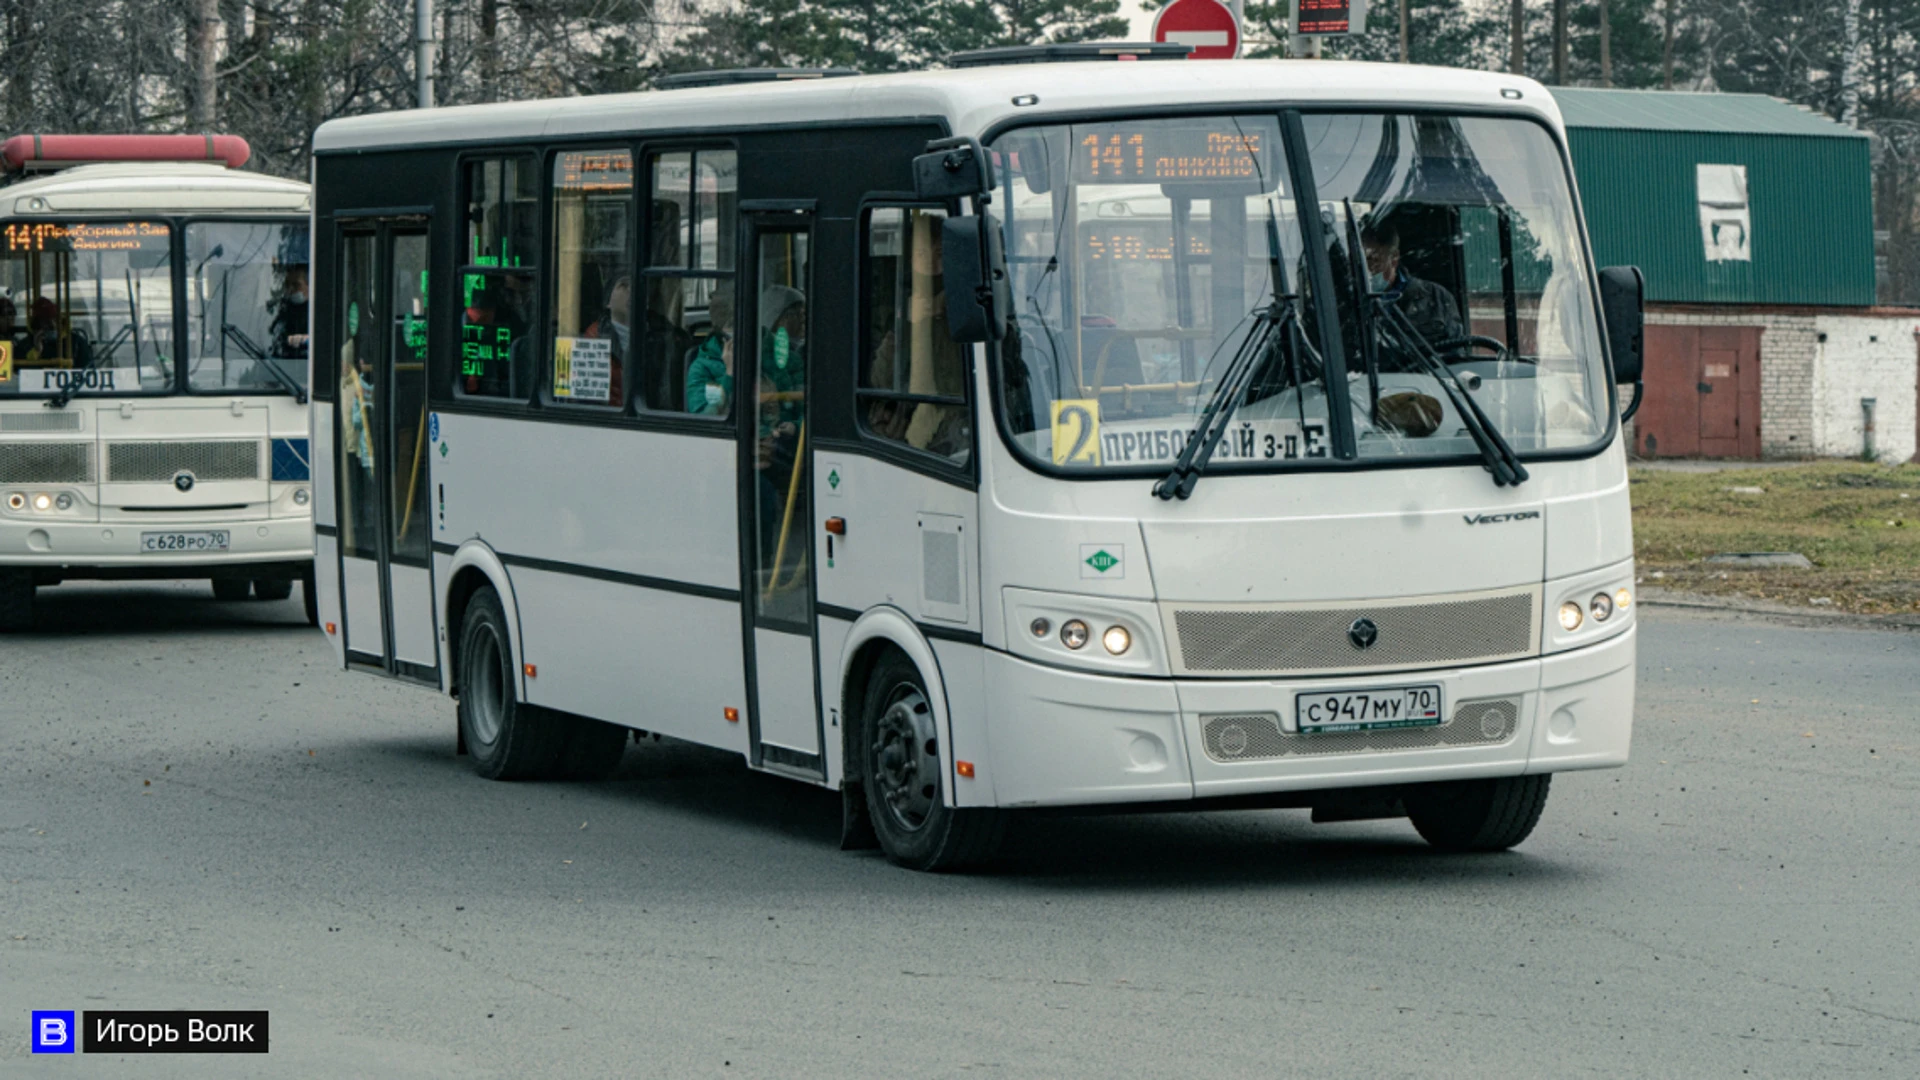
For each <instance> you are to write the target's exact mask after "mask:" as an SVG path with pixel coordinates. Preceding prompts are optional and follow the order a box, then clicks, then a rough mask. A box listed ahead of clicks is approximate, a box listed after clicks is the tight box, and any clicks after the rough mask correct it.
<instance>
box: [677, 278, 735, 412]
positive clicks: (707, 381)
mask: <svg viewBox="0 0 1920 1080" xmlns="http://www.w3.org/2000/svg"><path fill="white" fill-rule="evenodd" d="M707 322H708V323H709V325H710V326H711V328H712V329H711V331H710V332H709V333H708V334H707V340H705V341H703V342H701V343H700V345H699V347H698V348H695V349H694V350H693V351H692V353H691V354H690V355H689V357H688V360H687V385H686V395H687V406H686V407H687V411H688V412H690V413H696V414H698V415H701V416H725V415H727V412H728V410H729V408H730V407H731V405H732V403H733V360H734V348H733V287H732V286H731V285H721V286H720V287H718V288H716V289H714V291H713V296H712V297H711V298H710V299H708V301H707Z"/></svg>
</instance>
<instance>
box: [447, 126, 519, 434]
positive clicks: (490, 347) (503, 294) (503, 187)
mask: <svg viewBox="0 0 1920 1080" xmlns="http://www.w3.org/2000/svg"><path fill="white" fill-rule="evenodd" d="M466 184H467V248H466V255H467V265H465V266H463V267H461V269H460V283H461V284H460V306H461V309H462V311H461V317H460V322H461V326H460V366H459V368H458V369H457V371H456V373H455V376H454V387H455V389H456V390H457V391H458V392H459V393H461V394H464V395H466V396H468V397H494V398H513V399H518V400H525V399H527V398H529V397H531V396H532V394H533V354H532V351H531V346H530V345H528V341H529V340H530V335H531V333H532V330H533V318H534V310H533V306H534V299H535V295H536V293H535V286H534V273H535V270H534V266H533V265H532V263H530V262H529V261H528V260H529V259H530V257H531V255H532V253H533V251H534V246H533V244H534V226H535V222H536V221H537V220H538V214H539V210H538V204H539V194H538V189H539V179H538V174H537V173H536V171H535V169H534V166H533V162H532V161H531V160H530V159H523V158H491V159H486V160H477V161H469V162H467V165H466Z"/></svg>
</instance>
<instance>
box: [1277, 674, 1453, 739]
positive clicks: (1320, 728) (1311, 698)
mask: <svg viewBox="0 0 1920 1080" xmlns="http://www.w3.org/2000/svg"><path fill="white" fill-rule="evenodd" d="M1293 714H1294V718H1295V719H1296V720H1297V721H1298V722H1299V725H1300V731H1301V733H1302V734H1308V733H1314V732H1330V731H1379V730H1382V729H1385V728H1408V727H1433V726H1435V725H1437V724H1439V723H1440V688H1439V687H1438V686H1397V687H1394V688H1393V689H1391V690H1333V691H1328V692H1324V693H1315V694H1298V695H1296V696H1295V697H1294V699H1293Z"/></svg>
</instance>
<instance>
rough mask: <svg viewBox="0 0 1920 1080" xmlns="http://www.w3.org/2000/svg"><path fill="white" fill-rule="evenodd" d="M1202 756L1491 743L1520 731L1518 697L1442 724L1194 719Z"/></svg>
mask: <svg viewBox="0 0 1920 1080" xmlns="http://www.w3.org/2000/svg"><path fill="white" fill-rule="evenodd" d="M1200 728H1201V732H1202V737H1203V739H1204V740H1205V743H1206V748H1207V756H1208V757H1210V758H1212V759H1213V760H1215V761H1259V760H1261V759H1263V758H1278V757H1287V756H1289V755H1295V754H1364V753H1369V752H1372V753H1383V752H1392V751H1395V750H1428V749H1432V748H1434V747H1441V746H1493V745H1496V744H1499V743H1503V742H1506V741H1507V740H1509V739H1511V738H1513V735H1514V732H1516V731H1518V730H1519V729H1520V699H1519V698H1517V697H1506V698H1481V699H1479V700H1476V701H1463V702H1461V703H1460V704H1458V705H1455V706H1454V707H1453V716H1452V717H1450V718H1449V719H1448V720H1447V722H1446V723H1444V724H1438V725H1436V726H1434V727H1423V728H1389V729H1387V730H1385V731H1330V732H1321V733H1316V734H1312V735H1292V734H1289V733H1287V732H1286V731H1284V730H1282V729H1281V727H1280V718H1279V717H1278V716H1275V715H1274V714H1273V713H1234V714H1225V715H1220V716H1202V717H1201V718H1200Z"/></svg>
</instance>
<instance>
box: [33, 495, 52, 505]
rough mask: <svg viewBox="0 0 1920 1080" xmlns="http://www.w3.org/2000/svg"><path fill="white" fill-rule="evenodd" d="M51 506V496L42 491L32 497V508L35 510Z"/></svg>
mask: <svg viewBox="0 0 1920 1080" xmlns="http://www.w3.org/2000/svg"><path fill="white" fill-rule="evenodd" d="M52 506H53V496H51V495H48V494H47V493H46V492H44V491H43V492H41V493H39V494H38V495H35V496H34V497H33V508H34V509H35V510H47V509H49V508H51V507H52Z"/></svg>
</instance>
